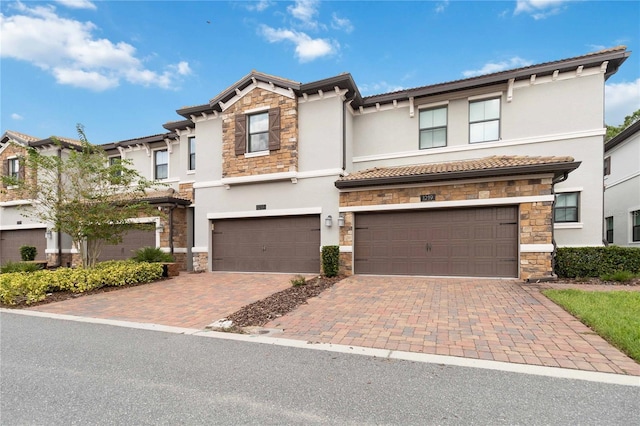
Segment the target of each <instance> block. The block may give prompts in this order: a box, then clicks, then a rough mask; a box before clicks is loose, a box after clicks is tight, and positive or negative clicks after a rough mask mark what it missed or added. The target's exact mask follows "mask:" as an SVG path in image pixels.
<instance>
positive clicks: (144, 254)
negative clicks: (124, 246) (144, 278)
mask: <svg viewBox="0 0 640 426" xmlns="http://www.w3.org/2000/svg"><path fill="white" fill-rule="evenodd" d="M131 259H133V260H134V261H136V262H149V263H168V262H173V261H174V260H175V259H174V258H173V256H171V255H170V254H169V253H165V252H163V251H162V250H160V249H159V248H156V247H143V248H141V249H138V250H136V251H135V252H134V256H133V257H132V258H131Z"/></svg>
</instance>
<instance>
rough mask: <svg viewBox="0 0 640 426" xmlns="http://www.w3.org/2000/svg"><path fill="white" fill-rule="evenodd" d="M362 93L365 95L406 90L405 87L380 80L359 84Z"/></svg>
mask: <svg viewBox="0 0 640 426" xmlns="http://www.w3.org/2000/svg"><path fill="white" fill-rule="evenodd" d="M358 88H359V89H360V93H362V94H363V95H365V96H372V95H379V94H381V93H391V92H398V91H400V90H404V89H405V87H403V86H399V85H394V84H389V83H387V82H386V81H380V82H377V83H369V84H363V85H360V86H358Z"/></svg>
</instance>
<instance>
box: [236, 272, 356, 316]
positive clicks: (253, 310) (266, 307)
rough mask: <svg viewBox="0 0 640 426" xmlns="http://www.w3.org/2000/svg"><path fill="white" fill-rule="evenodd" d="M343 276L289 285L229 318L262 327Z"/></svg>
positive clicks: (313, 279)
mask: <svg viewBox="0 0 640 426" xmlns="http://www.w3.org/2000/svg"><path fill="white" fill-rule="evenodd" d="M343 278H344V277H341V276H338V277H332V278H327V277H316V278H312V279H311V280H308V281H307V283H306V284H304V285H300V286H295V287H289V288H287V289H284V290H282V291H279V292H277V293H274V294H272V295H271V296H269V297H267V298H265V299H262V300H258V301H257V302H254V303H251V304H249V305H246V306H243V307H242V308H241V309H240V310H239V311H236V312H234V313H233V314H231V315H229V316H228V317H227V319H228V320H231V321H233V325H234V326H235V327H261V326H263V325H265V324H266V323H268V322H269V321H271V320H274V319H276V318H279V317H281V316H283V315H285V314H287V313H289V312H291V311H293V310H294V309H295V308H297V307H298V306H300V305H302V304H305V303H307V299H310V298H312V297H316V296H317V295H319V294H320V293H322V292H323V291H325V290H326V289H328V288H330V287H332V286H333V285H334V284H335V283H337V282H338V281H340V280H342V279H343Z"/></svg>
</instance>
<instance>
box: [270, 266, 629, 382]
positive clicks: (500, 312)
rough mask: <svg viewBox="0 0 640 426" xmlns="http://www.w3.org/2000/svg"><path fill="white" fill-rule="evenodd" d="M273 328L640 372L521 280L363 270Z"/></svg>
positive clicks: (304, 335) (405, 347) (363, 342)
mask: <svg viewBox="0 0 640 426" xmlns="http://www.w3.org/2000/svg"><path fill="white" fill-rule="evenodd" d="M266 327H271V328H282V329H284V334H283V335H282V337H284V338H292V339H301V340H307V341H309V342H322V343H334V344H341V345H354V346H364V347H372V348H382V349H390V350H402V351H411V352H423V353H428V354H438V355H452V356H460V357H466V358H477V359H485V360H495V361H507V362H514V363H523V364H533V365H543V366H553V367H564V368H573V369H580V370H589V371H599V372H608V373H622V374H633V375H640V365H639V364H637V363H635V362H634V361H633V360H632V359H630V358H629V357H627V356H626V355H624V354H622V353H621V352H620V351H618V350H617V349H615V348H613V347H612V346H611V345H609V344H608V343H607V342H606V341H604V340H603V339H602V338H600V337H599V336H598V335H596V334H595V333H593V332H592V331H591V330H590V329H589V328H588V327H586V326H585V325H583V324H582V323H580V322H579V321H578V320H576V319H575V318H574V317H572V316H571V315H569V314H568V313H566V312H565V311H564V310H563V309H561V308H560V307H558V306H557V305H555V304H554V303H553V302H551V301H550V300H548V299H547V298H546V297H544V296H543V295H542V294H541V293H540V291H539V288H538V287H537V286H532V285H529V284H523V283H521V282H519V281H514V280H489V279H475V280H473V279H471V280H470V279H440V278H438V279H433V278H422V277H380V276H358V275H356V276H353V277H350V278H347V279H345V280H343V281H341V282H339V283H338V284H336V285H335V286H334V287H333V288H331V289H330V290H327V291H326V292H324V293H322V294H321V295H320V297H317V298H314V299H310V300H309V303H308V304H307V305H303V306H301V307H299V308H298V309H297V310H295V311H294V312H292V313H290V314H288V315H285V316H283V317H281V318H278V319H277V320H274V321H272V322H270V323H269V324H267V325H266ZM279 337H280V336H279Z"/></svg>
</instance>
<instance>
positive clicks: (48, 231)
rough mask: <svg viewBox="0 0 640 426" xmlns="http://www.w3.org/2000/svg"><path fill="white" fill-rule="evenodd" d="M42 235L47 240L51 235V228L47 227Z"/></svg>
mask: <svg viewBox="0 0 640 426" xmlns="http://www.w3.org/2000/svg"><path fill="white" fill-rule="evenodd" d="M44 235H45V237H47V240H50V239H51V235H52V233H51V229H47V230H46V232H45V233H44Z"/></svg>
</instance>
